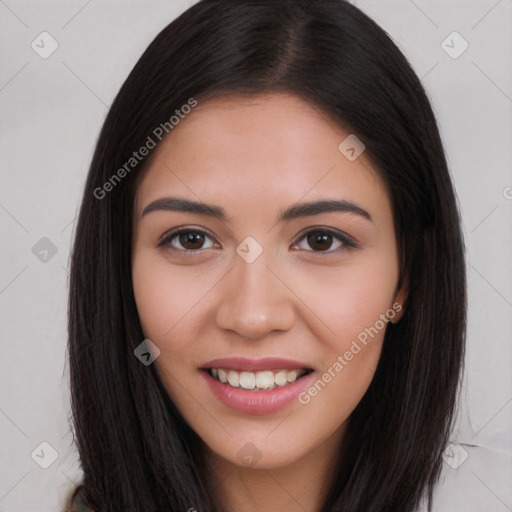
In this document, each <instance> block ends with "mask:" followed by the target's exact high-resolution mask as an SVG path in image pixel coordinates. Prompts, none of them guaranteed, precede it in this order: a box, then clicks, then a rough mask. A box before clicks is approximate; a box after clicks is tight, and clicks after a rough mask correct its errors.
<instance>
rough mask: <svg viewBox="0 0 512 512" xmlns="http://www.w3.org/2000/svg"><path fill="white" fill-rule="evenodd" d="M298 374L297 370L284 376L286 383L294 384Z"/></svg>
mask: <svg viewBox="0 0 512 512" xmlns="http://www.w3.org/2000/svg"><path fill="white" fill-rule="evenodd" d="M298 374H299V371H298V370H290V371H288V373H287V374H286V380H287V381H288V382H295V381H296V380H297V375H298Z"/></svg>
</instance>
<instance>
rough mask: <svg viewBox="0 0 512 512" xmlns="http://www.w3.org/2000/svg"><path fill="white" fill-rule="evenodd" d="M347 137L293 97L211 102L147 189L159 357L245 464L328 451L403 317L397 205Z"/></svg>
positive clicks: (166, 151)
mask: <svg viewBox="0 0 512 512" xmlns="http://www.w3.org/2000/svg"><path fill="white" fill-rule="evenodd" d="M349 135H350V133H349V132H347V131H344V130H343V129H342V128H340V127H339V126H338V125H337V124H335V123H334V122H333V121H332V120H329V119H328V118H327V117H326V116H325V115H324V114H322V113H321V112H319V111H318V110H317V109H314V108H313V107H311V106H310V105H309V104H308V103H305V102H304V101H303V100H301V99H298V98H297V97H295V96H292V95H286V94H269V95H265V96H258V97H253V98H243V97H239V96H230V97H225V98H222V99H219V98H218V99H216V100H210V101H208V102H205V103H204V104H201V103H200V104H199V105H198V106H197V107H196V108H195V109H194V110H193V111H192V113H190V114H189V115H188V116H187V117H186V118H185V119H184V120H182V121H181V123H180V124H179V125H178V126H177V127H175V128H174V130H173V131H172V132H171V133H170V135H169V136H168V137H167V138H166V139H164V140H163V142H162V143H161V145H160V146H159V148H158V150H157V153H156V154H155V155H154V156H155V158H154V160H153V161H152V163H151V165H150V167H149V169H148V171H147V174H146V175H145V176H144V178H143V180H142V181H141V184H140V186H139V188H138V190H137V196H136V201H135V210H134V215H135V229H134V242H133V260H132V261H133V266H132V273H133V286H134V293H135V299H136V303H137V308H138V313H139V316H140V320H141V324H142V328H143V330H144V334H145V336H146V338H148V339H150V340H151V341H152V342H153V343H154V344H155V345H156V346H157V347H158V348H159V350H160V355H159V356H158V357H157V359H156V360H155V361H154V363H153V364H155V366H156V371H157V373H158V375H159V377H160V379H161V381H162V382H163V384H164V386H165V388H166V390H167V392H168V393H169V396H170V397H171V399H172V400H173V402H174V403H175V404H176V406H177V408H178V409H179V411H180V412H181V414H182V415H183V417H184V418H185V419H186V421H187V422H188V423H189V425H190V426H191V427H192V428H193V429H194V430H195V431H196V432H197V434H198V435H199V436H200V437H201V438H202V440H203V441H204V442H205V443H206V445H207V446H208V447H209V448H210V450H211V451H212V452H214V453H215V454H216V456H220V457H221V458H222V459H224V460H227V461H230V462H232V463H233V464H236V465H239V466H244V465H245V466H251V467H255V468H277V467H281V466H285V465H287V464H291V463H294V462H297V461H299V460H300V459H301V458H303V457H306V456H307V455H311V454H313V453H314V452H318V451H320V450H324V451H325V450H326V447H329V448H328V451H329V452H331V453H332V450H333V448H334V446H336V445H337V444H338V443H339V442H340V440H341V438H342V434H343V431H344V425H345V422H346V421H347V419H348V418H349V416H350V414H351V413H352V411H353V410H354V408H355V407H356V406H357V404H358V403H359V401H360V400H361V398H362V397H363V395H364V393H365V392H366V390H367V388H368V386H369V384H370V382H371V380H372V377H373V374H374V371H375V369H376V366H377V363H378V360H379V356H380V352H381V347H382V341H383V337H384V332H385V329H386V327H387V325H388V323H389V319H390V318H391V319H392V320H391V321H393V322H396V321H397V320H398V319H399V318H400V315H401V313H400V310H401V303H402V302H403V299H404V297H403V294H402V292H401V291H399V292H398V294H397V293H396V286H397V280H398V270H399V269H398V260H397V250H396V240H395V233H394V229H393V217H392V211H391V204H390V200H389V197H388V194H387V192H386V189H385V187H384V185H383V183H382V181H381V179H380V178H379V177H378V176H377V174H376V172H375V171H374V170H373V169H372V167H371V164H370V162H369V160H368V159H367V158H366V156H365V154H364V152H363V153H362V154H361V155H360V156H359V157H357V154H358V152H359V151H360V150H361V149H362V147H361V146H359V145H358V143H357V140H356V141H355V142H354V140H353V139H352V138H351V139H348V140H347V141H345V139H346V138H347V137H348V136H349ZM343 141H345V142H344V143H343V144H342V145H341V149H340V148H339V146H340V144H341V143H342V142H343ZM351 148H353V149H354V151H351ZM355 157H357V158H355ZM155 202H156V203H155ZM151 205H152V206H151ZM141 342H142V340H141ZM226 379H228V381H227V382H222V381H225V380H226ZM254 387H256V388H257V389H252V388H254Z"/></svg>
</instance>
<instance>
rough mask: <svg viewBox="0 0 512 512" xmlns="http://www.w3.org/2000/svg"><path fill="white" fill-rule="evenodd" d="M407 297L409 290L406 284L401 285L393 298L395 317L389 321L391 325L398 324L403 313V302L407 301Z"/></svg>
mask: <svg viewBox="0 0 512 512" xmlns="http://www.w3.org/2000/svg"><path fill="white" fill-rule="evenodd" d="M408 296H409V288H408V286H407V283H405V282H404V283H402V286H401V287H400V288H399V289H398V291H397V292H396V293H395V298H394V301H393V311H394V312H395V316H394V317H393V318H391V319H390V322H391V323H392V324H397V323H398V322H400V320H401V319H402V317H403V316H404V313H405V302H406V301H407V297H408Z"/></svg>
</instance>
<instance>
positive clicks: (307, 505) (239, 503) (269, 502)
mask: <svg viewBox="0 0 512 512" xmlns="http://www.w3.org/2000/svg"><path fill="white" fill-rule="evenodd" d="M342 430H343V431H344V426H343V427H342V428H340V430H339V431H337V432H336V433H334V434H333V435H332V436H331V437H330V438H328V439H327V440H326V441H324V442H323V443H322V444H320V445H318V446H317V447H315V449H314V450H312V451H311V452H309V453H307V454H306V455H305V456H303V457H302V458H301V459H299V460H296V461H294V462H293V463H291V464H288V465H286V466H280V467H272V468H249V467H243V466H239V465H237V464H233V463H232V462H230V461H228V460H226V459H223V458H222V457H220V456H218V455H217V454H215V453H214V452H212V451H211V450H207V459H208V460H209V462H210V464H211V467H212V468H213V474H214V480H215V486H214V488H215V489H216V492H217V493H218V495H219V497H220V503H221V504H222V505H223V507H222V510H223V511H224V512H261V511H262V510H264V511H265V512H282V511H283V510H286V511H287V512H305V511H307V512H315V511H318V510H319V509H320V507H321V504H322V502H323V500H324V497H325V495H326V493H327V491H328V487H329V484H330V483H331V479H332V478H333V476H334V475H333V469H334V465H335V463H336V461H337V458H338V456H339V453H340V450H339V446H340V442H341V437H342Z"/></svg>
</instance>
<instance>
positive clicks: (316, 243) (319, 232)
mask: <svg viewBox="0 0 512 512" xmlns="http://www.w3.org/2000/svg"><path fill="white" fill-rule="evenodd" d="M294 245H295V247H297V248H299V249H302V250H306V251H309V252H320V253H321V252H329V253H331V252H334V251H335V250H336V249H340V250H348V249H352V248H357V247H359V244H358V243H356V242H355V241H354V240H352V239H351V238H350V237H349V236H347V235H346V234H344V233H341V232H338V231H333V230H331V229H314V230H311V231H309V232H307V233H305V234H304V235H303V236H302V237H301V238H299V240H298V241H297V242H296V243H295V244H294ZM305 245H307V247H306V246H305Z"/></svg>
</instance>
